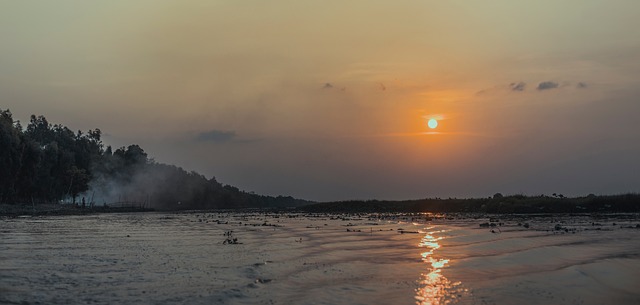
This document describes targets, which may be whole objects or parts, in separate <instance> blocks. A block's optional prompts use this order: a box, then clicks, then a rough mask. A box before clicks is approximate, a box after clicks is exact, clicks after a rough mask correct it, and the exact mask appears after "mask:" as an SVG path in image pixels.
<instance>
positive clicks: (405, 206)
mask: <svg viewBox="0 0 640 305" xmlns="http://www.w3.org/2000/svg"><path fill="white" fill-rule="evenodd" d="M250 209H258V210H270V211H280V212H299V213H328V214H331V213H348V214H349V213H461V214H467V213H479V214H502V215H504V214H611V213H640V195H639V194H622V195H607V196H595V195H589V196H586V197H576V198H566V197H562V198H555V197H549V196H531V197H530V196H523V195H512V196H493V197H491V198H474V199H456V198H449V199H440V198H434V199H418V200H406V201H380V200H367V201H338V202H323V203H314V204H309V205H305V206H300V207H288V208H286V207H280V208H274V207H263V208H262V209H261V208H250ZM246 210H247V208H238V209H224V211H226V212H229V211H239V212H241V211H246ZM152 211H161V212H185V211H194V210H192V209H179V210H176V209H153V208H143V207H136V206H131V207H110V206H93V207H90V206H88V207H81V206H78V205H72V204H35V205H30V204H0V216H5V217H6V216H8V217H17V216H23V215H31V216H56V215H85V214H98V213H134V212H152ZM198 211H211V212H214V211H221V210H220V209H198Z"/></svg>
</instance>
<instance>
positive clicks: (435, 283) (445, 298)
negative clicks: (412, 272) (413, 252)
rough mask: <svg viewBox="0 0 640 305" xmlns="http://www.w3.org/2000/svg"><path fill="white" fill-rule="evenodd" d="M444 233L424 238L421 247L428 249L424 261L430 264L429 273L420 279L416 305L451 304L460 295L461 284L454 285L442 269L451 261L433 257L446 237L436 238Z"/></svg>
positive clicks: (423, 254)
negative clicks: (443, 273)
mask: <svg viewBox="0 0 640 305" xmlns="http://www.w3.org/2000/svg"><path fill="white" fill-rule="evenodd" d="M442 232H444V231H442V230H440V231H431V232H427V234H426V235H425V236H424V237H423V238H422V240H421V242H420V245H419V246H420V247H424V248H427V251H425V252H422V261H424V262H425V263H427V264H428V270H429V272H428V273H423V274H422V278H421V279H420V286H421V287H420V288H418V289H417V290H416V300H417V302H416V304H418V305H439V304H446V303H450V301H451V300H453V299H455V298H456V297H457V295H458V290H459V289H462V288H461V287H460V284H461V283H460V282H456V283H452V282H451V281H450V280H449V279H447V278H446V277H445V276H444V275H442V272H441V271H442V268H444V267H445V266H446V265H447V264H448V263H449V259H445V258H442V259H437V258H434V257H433V253H434V251H436V250H437V249H439V248H440V247H441V245H440V243H439V242H438V241H440V240H442V239H443V238H444V237H436V236H434V235H435V234H437V233H442Z"/></svg>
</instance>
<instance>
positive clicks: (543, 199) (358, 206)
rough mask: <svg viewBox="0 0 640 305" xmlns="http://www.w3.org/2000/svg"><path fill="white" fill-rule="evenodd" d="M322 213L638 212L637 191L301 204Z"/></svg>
mask: <svg viewBox="0 0 640 305" xmlns="http://www.w3.org/2000/svg"><path fill="white" fill-rule="evenodd" d="M300 209H301V210H304V211H307V212H321V213H370V212H378V213H386V212H388V213H394V212H398V213H420V212H432V213H492V214H533V213H638V212H640V194H633V193H629V194H620V195H599V196H598V195H593V194H590V195H588V196H585V197H575V198H568V197H565V196H563V195H556V194H554V196H545V195H539V196H525V195H511V196H503V195H502V194H500V193H496V194H495V195H494V196H493V197H487V198H469V199H457V198H449V199H440V198H427V199H417V200H403V201H384V200H351V201H336V202H324V203H316V204H311V205H308V206H304V207H301V208H300Z"/></svg>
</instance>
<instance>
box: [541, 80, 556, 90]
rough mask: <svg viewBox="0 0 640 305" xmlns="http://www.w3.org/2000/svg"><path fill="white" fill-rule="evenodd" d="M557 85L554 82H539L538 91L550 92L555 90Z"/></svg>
mask: <svg viewBox="0 0 640 305" xmlns="http://www.w3.org/2000/svg"><path fill="white" fill-rule="evenodd" d="M558 86H559V85H558V83H556V82H552V81H546V82H541V83H540V84H538V88H537V89H538V90H540V91H542V90H550V89H556V88H558Z"/></svg>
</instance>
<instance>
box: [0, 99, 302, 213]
mask: <svg viewBox="0 0 640 305" xmlns="http://www.w3.org/2000/svg"><path fill="white" fill-rule="evenodd" d="M101 135H102V132H101V131H100V129H97V128H96V129H94V130H89V131H87V132H86V133H84V132H82V131H77V132H73V131H72V130H71V129H69V128H67V127H66V126H63V125H61V124H54V125H52V124H50V123H49V122H48V121H47V119H46V118H45V117H44V116H35V115H32V116H31V118H30V121H29V124H28V125H27V126H26V128H23V126H22V125H21V123H20V122H19V121H14V120H13V116H12V114H11V112H10V111H9V110H2V109H0V169H1V170H0V203H5V204H30V205H31V204H40V203H61V202H71V203H73V204H78V205H81V204H82V205H86V206H91V205H94V204H95V205H101V206H102V205H106V204H110V203H131V204H133V203H135V204H138V205H140V206H143V207H146V208H154V209H165V210H178V209H180V210H185V209H223V208H250V207H289V206H300V205H304V204H308V203H310V202H308V201H304V200H299V199H295V198H292V197H290V196H287V197H285V196H277V197H273V196H262V195H257V194H254V193H248V192H244V191H241V190H239V189H238V188H237V187H234V186H230V185H222V184H221V183H219V182H218V181H216V179H215V178H211V179H207V178H206V177H204V176H203V175H201V174H198V173H196V172H193V171H192V172H187V171H185V170H184V169H182V168H180V167H177V166H174V165H168V164H162V163H158V162H155V161H153V160H152V159H150V158H149V157H148V156H147V153H145V151H144V150H143V149H142V148H141V147H140V146H138V145H135V144H134V145H129V146H128V147H121V148H118V149H116V150H113V149H112V148H111V146H106V147H105V146H104V144H103V143H102V140H101Z"/></svg>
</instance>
